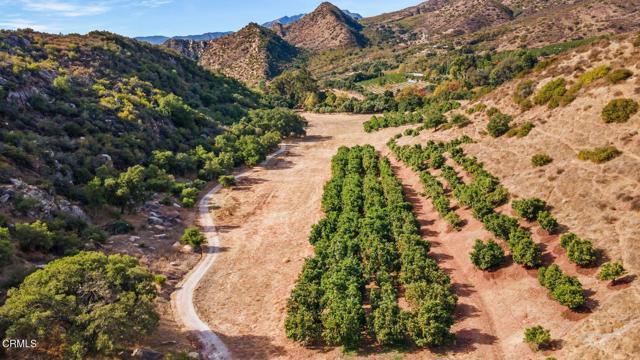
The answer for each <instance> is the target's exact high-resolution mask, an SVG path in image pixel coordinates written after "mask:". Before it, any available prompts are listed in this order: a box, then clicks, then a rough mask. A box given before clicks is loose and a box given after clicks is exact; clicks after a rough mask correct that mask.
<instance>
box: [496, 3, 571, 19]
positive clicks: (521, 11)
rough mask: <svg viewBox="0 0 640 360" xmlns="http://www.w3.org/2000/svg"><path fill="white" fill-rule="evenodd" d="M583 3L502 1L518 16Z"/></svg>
mask: <svg viewBox="0 0 640 360" xmlns="http://www.w3.org/2000/svg"><path fill="white" fill-rule="evenodd" d="M581 1H583V0H554V1H549V0H501V2H502V4H504V5H506V6H508V7H509V8H510V9H511V10H513V12H514V13H515V15H518V16H520V15H529V14H533V13H536V12H538V11H543V10H545V9H548V8H549V7H555V6H560V5H570V4H576V3H579V2H581Z"/></svg>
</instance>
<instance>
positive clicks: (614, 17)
mask: <svg viewBox="0 0 640 360" xmlns="http://www.w3.org/2000/svg"><path fill="white" fill-rule="evenodd" d="M519 1H520V0H514V1H512V2H513V3H517V2H519ZM520 2H521V1H520ZM505 3H507V2H506V1H505ZM558 3H560V4H558V5H557V7H553V8H547V9H540V10H539V11H537V12H535V13H534V14H529V13H528V12H525V13H524V14H523V15H521V16H519V17H517V18H516V20H514V21H512V22H509V23H506V24H501V25H499V26H494V27H491V28H487V29H486V30H483V31H482V32H481V33H480V34H473V35H472V36H471V37H477V36H478V35H481V34H483V33H484V34H492V35H490V37H492V38H493V39H492V40H491V43H492V44H494V46H495V47H496V48H497V49H498V50H500V51H502V50H512V49H516V48H518V47H523V46H527V47H539V46H544V45H547V44H550V43H557V42H562V41H566V40H571V39H579V38H588V37H592V36H597V35H604V34H615V33H624V32H628V31H633V30H638V29H640V0H586V1H571V0H567V1H558Z"/></svg>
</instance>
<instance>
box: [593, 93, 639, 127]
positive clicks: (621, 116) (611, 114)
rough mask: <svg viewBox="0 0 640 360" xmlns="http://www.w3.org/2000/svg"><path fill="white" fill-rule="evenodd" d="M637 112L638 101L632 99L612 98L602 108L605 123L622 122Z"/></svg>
mask: <svg viewBox="0 0 640 360" xmlns="http://www.w3.org/2000/svg"><path fill="white" fill-rule="evenodd" d="M637 112H638V103H637V102H636V101H635V100H632V99H613V100H611V101H610V102H609V103H608V104H607V106H605V107H604V109H602V120H604V122H605V123H614V122H615V123H624V122H627V121H628V120H629V118H630V117H631V116H632V115H633V114H635V113H637Z"/></svg>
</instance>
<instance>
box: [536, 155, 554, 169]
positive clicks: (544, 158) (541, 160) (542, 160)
mask: <svg viewBox="0 0 640 360" xmlns="http://www.w3.org/2000/svg"><path fill="white" fill-rule="evenodd" d="M552 161H553V159H552V158H551V156H549V155H547V154H535V155H533V156H532V157H531V164H533V166H545V165H548V164H551V162H552Z"/></svg>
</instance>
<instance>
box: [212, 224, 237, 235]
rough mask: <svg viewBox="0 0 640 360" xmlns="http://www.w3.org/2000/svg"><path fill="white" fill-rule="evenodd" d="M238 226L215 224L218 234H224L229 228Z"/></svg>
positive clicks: (232, 228)
mask: <svg viewBox="0 0 640 360" xmlns="http://www.w3.org/2000/svg"><path fill="white" fill-rule="evenodd" d="M239 227H240V226H238V225H216V230H217V231H218V233H219V234H226V233H228V232H230V231H231V230H234V229H237V228H239Z"/></svg>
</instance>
